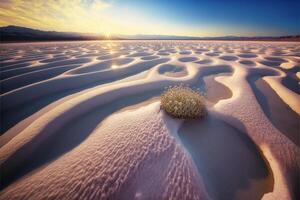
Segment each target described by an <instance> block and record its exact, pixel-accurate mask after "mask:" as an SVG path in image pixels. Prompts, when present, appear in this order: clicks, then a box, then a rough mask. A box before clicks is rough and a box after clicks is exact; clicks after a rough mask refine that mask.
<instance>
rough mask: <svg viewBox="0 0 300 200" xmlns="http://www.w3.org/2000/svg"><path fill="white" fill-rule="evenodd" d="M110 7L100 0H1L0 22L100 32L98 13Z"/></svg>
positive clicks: (49, 28) (62, 29)
mask: <svg viewBox="0 0 300 200" xmlns="http://www.w3.org/2000/svg"><path fill="white" fill-rule="evenodd" d="M109 7H110V4H109V3H108V2H107V1H101V0H45V1H41V0H32V1H26V0H15V1H12V0H10V1H9V0H4V1H1V3H0V25H2V26H4V25H10V24H14V25H19V26H27V27H33V28H40V29H45V30H60V31H80V32H101V28H100V27H99V25H100V24H101V23H100V22H101V21H102V20H103V18H104V17H103V16H102V14H101V12H102V11H103V10H105V9H108V8H109Z"/></svg>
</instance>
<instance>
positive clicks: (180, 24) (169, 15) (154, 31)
mask: <svg viewBox="0 0 300 200" xmlns="http://www.w3.org/2000/svg"><path fill="white" fill-rule="evenodd" d="M299 11H300V0H0V26H7V25H16V26H24V27H29V28H35V29H41V30H51V31H68V32H84V33H99V34H105V35H135V34H147V35H177V36H180V35H181V36H212V37H215V36H229V35H234V36H282V35H297V34H300V12H299Z"/></svg>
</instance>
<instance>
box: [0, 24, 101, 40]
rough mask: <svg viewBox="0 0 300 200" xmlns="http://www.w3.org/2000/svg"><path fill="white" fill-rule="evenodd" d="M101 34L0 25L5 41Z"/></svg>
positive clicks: (82, 37) (0, 36) (89, 37)
mask: <svg viewBox="0 0 300 200" xmlns="http://www.w3.org/2000/svg"><path fill="white" fill-rule="evenodd" d="M102 39H105V37H104V36H103V35H99V34H90V33H74V32H56V31H41V30H36V29H31V28H25V27H19V26H6V27H0V40H1V41H3V42H6V41H57V40H102Z"/></svg>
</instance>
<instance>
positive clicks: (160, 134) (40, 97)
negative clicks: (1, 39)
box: [0, 41, 300, 199]
mask: <svg viewBox="0 0 300 200" xmlns="http://www.w3.org/2000/svg"><path fill="white" fill-rule="evenodd" d="M0 48H1V49H0V52H1V61H0V62H1V65H0V66H1V68H0V70H1V82H0V83H1V96H0V101H1V105H2V107H1V116H2V120H1V126H2V129H1V136H0V139H1V140H0V141H1V142H0V163H1V176H2V184H1V191H0V198H1V199H24V198H25V199H45V198H53V199H84V198H86V199H261V198H262V199H297V198H299V190H298V188H297V187H299V185H298V184H299V182H298V181H299V168H300V159H299V156H297V155H298V154H299V153H300V149H299V137H300V136H299V130H300V129H299V120H300V118H299V115H300V101H299V93H300V92H299V69H300V48H299V44H298V43H283V42H280V43H276V42H212V41H202V42H196V41H134V42H130V41H122V42H118V41H114V42H58V43H29V44H4V45H2V46H1V47H0ZM180 83H184V84H189V85H190V86H192V87H198V88H200V89H201V90H202V91H203V92H205V93H206V104H207V107H208V116H207V118H206V119H203V120H195V121H179V120H175V119H172V118H170V117H169V116H167V115H166V114H165V113H164V112H163V111H162V110H161V109H160V106H159V98H158V97H159V94H160V93H161V92H162V91H163V89H164V88H165V87H167V86H170V85H176V84H180Z"/></svg>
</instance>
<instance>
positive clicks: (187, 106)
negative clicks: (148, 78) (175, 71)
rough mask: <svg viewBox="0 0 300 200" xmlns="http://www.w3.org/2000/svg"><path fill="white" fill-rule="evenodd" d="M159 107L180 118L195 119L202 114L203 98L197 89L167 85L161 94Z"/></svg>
mask: <svg viewBox="0 0 300 200" xmlns="http://www.w3.org/2000/svg"><path fill="white" fill-rule="evenodd" d="M161 107H162V108H163V109H164V110H165V111H166V112H167V113H168V114H170V115H172V116H173V117H175V118H180V119H195V118H200V117H202V116H204V114H205V104H204V99H203V97H202V95H201V94H200V92H199V91H197V90H193V89H191V88H189V87H186V86H183V85H179V86H173V87H169V88H168V89H167V90H166V91H164V92H163V93H162V94H161Z"/></svg>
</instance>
